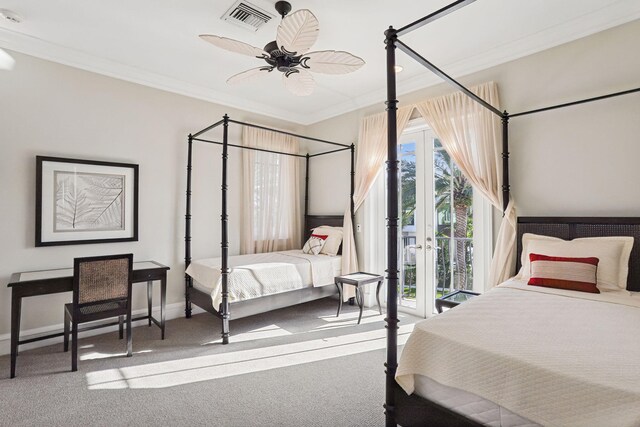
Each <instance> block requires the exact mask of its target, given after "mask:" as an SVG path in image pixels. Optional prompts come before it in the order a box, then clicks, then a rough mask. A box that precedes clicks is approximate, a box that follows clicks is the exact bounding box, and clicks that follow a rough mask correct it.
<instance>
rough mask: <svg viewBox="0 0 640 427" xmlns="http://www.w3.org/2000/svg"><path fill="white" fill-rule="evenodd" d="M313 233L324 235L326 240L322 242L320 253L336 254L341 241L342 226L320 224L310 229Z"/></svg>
mask: <svg viewBox="0 0 640 427" xmlns="http://www.w3.org/2000/svg"><path fill="white" fill-rule="evenodd" d="M312 233H313V234H320V235H326V236H327V240H326V241H325V242H324V246H323V247H322V249H321V250H320V253H321V254H325V255H331V256H336V255H338V250H339V249H340V244H341V243H342V227H330V226H328V225H321V226H320V227H316V228H314V229H313V230H312Z"/></svg>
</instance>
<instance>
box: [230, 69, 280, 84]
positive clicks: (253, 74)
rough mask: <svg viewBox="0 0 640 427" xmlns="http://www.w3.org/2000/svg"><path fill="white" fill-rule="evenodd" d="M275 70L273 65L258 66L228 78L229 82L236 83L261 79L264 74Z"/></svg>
mask: <svg viewBox="0 0 640 427" xmlns="http://www.w3.org/2000/svg"><path fill="white" fill-rule="evenodd" d="M271 71H273V67H258V68H252V69H250V70H247V71H243V72H241V73H238V74H236V75H233V76H231V77H229V78H228V79H227V84H230V85H235V84H239V83H247V82H251V81H254V80H258V79H260V78H261V77H262V76H266V75H267V74H268V73H270V72H271Z"/></svg>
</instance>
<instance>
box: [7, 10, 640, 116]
mask: <svg viewBox="0 0 640 427" xmlns="http://www.w3.org/2000/svg"><path fill="white" fill-rule="evenodd" d="M249 1H250V2H252V3H254V4H256V5H258V6H261V7H263V8H264V9H266V10H268V11H273V12H274V15H275V11H274V10H273V4H274V3H275V0H249ZM450 1H451V0H394V1H390V0H340V1H338V0H324V1H318V0H316V1H314V0H297V1H296V0H292V5H293V10H297V9H303V8H306V9H310V10H311V11H312V12H313V13H314V14H315V15H316V17H317V18H318V20H319V21H320V36H319V38H318V41H317V42H316V44H315V46H314V47H313V48H312V50H325V49H333V50H346V51H349V52H351V53H353V54H355V55H357V56H360V57H362V58H363V59H364V60H365V61H366V65H365V66H364V67H363V68H361V69H360V70H358V71H356V72H355V73H352V74H348V75H338V76H335V75H321V74H315V75H314V76H315V79H316V82H317V88H316V90H315V92H314V93H313V94H312V95H311V96H307V97H296V96H294V95H291V94H290V93H288V92H287V90H286V89H285V88H284V87H283V86H282V83H281V81H280V78H281V75H280V73H276V72H273V73H271V74H270V75H269V76H267V78H265V79H263V80H261V81H256V82H251V83H248V84H246V85H244V86H242V87H238V86H228V85H227V84H226V83H225V81H226V79H227V78H228V77H229V76H231V75H233V74H236V73H238V72H240V71H243V70H246V69H249V68H253V67H257V66H259V65H262V64H261V61H260V60H258V59H254V58H250V57H246V56H242V55H237V54H233V53H230V52H226V51H223V50H219V49H218V48H216V47H214V46H211V45H209V44H207V43H205V42H203V41H202V40H200V39H199V38H198V37H197V36H198V35H199V34H202V33H209V34H217V35H221V36H224V37H230V38H235V39H238V40H241V41H244V42H246V43H249V44H252V45H254V46H258V47H263V46H264V45H265V44H266V43H267V42H269V41H271V40H273V39H275V33H276V28H277V25H278V22H279V18H276V19H273V20H271V21H270V22H269V23H268V24H266V25H264V26H263V27H262V28H261V29H260V30H258V31H257V32H255V33H254V32H249V31H247V30H244V29H242V28H239V27H237V26H235V25H233V24H229V23H227V22H224V21H222V20H220V17H221V16H222V15H223V13H224V12H225V11H226V10H227V9H228V8H229V6H230V5H231V4H232V3H233V2H234V0H189V1H179V0H135V1H131V0H110V1H104V0H57V1H48V0H0V9H2V8H4V9H11V10H13V11H15V12H17V13H18V14H20V15H21V16H22V17H23V19H24V21H23V22H22V23H21V24H12V23H10V22H9V21H4V20H3V22H0V47H4V48H7V49H10V50H15V51H18V52H23V53H27V54H30V55H34V56H37V57H41V58H44V59H49V60H53V61H57V62H60V63H63V64H67V65H72V66H75V67H79V68H82V69H87V70H90V71H94V72H98V73H101V74H105V75H108V76H112V77H117V78H121V79H124V80H128V81H132V82H136V83H140V84H144V85H148V86H152V87H156V88H160V89H164V90H167V91H171V92H176V93H181V94H184V95H188V96H192V97H195V98H200V99H204V100H208V101H212V102H216V103H220V104H224V105H228V106H232V107H237V108H241V109H244V110H249V111H253V112H256V113H260V114H265V115H268V116H271V117H277V118H280V119H285V120H289V121H291V122H295V123H299V124H303V125H307V124H311V123H315V122H318V121H320V120H324V119H327V118H330V117H333V116H336V115H338V114H342V113H345V112H347V111H351V110H354V109H357V108H360V107H363V106H367V105H371V104H373V103H376V102H382V100H384V99H385V81H386V79H385V50H384V44H383V40H384V35H383V32H384V30H385V29H386V28H387V27H388V26H389V25H393V26H395V27H396V28H399V27H402V26H404V25H406V24H408V23H410V22H412V21H414V20H416V19H418V18H420V17H422V16H423V15H426V14H428V13H430V12H433V11H435V10H436V9H439V8H440V7H442V6H444V5H446V4H448V3H450ZM638 18H640V1H638V0H562V1H558V0H535V1H532V0H479V1H477V2H475V3H473V4H471V5H469V6H467V7H465V8H463V9H461V10H459V11H456V12H454V13H453V14H451V15H449V16H447V17H445V18H442V19H440V20H439V21H436V22H434V23H431V24H429V25H427V26H425V27H422V28H421V29H418V30H416V31H414V32H412V33H410V34H408V35H406V36H404V37H402V40H403V41H404V42H405V43H406V44H408V45H409V46H411V47H412V48H413V49H415V50H417V51H418V52H420V53H422V54H423V55H424V56H425V57H426V58H427V59H429V60H430V61H432V62H434V63H435V64H436V65H438V66H439V67H441V68H443V69H444V70H445V71H446V72H448V73H449V74H451V75H452V76H454V77H455V76H461V75H464V74H468V73H470V72H473V71H477V70H480V69H483V68H487V67H490V66H493V65H496V64H499V63H503V62H506V61H508V60H512V59H515V58H518V57H521V56H524V55H528V54H531V53H533V52H537V51H540V50H544V49H547V48H550V47H552V46H556V45H559V44H562V43H566V42H568V41H571V40H574V39H577V38H580V37H584V36H586V35H589V34H592V33H595V32H598V31H602V30H604V29H607V28H610V27H613V26H616V25H620V24H622V23H625V22H629V21H632V20H635V19H638ZM397 57H398V63H400V64H402V65H403V66H404V68H405V70H404V71H403V72H402V73H400V74H398V92H399V93H400V94H402V93H407V92H410V91H412V90H416V89H420V88H423V87H427V86H430V85H433V84H435V83H438V82H439V80H438V79H437V78H436V77H434V76H433V75H432V74H431V73H430V72H428V71H427V70H425V69H424V68H422V67H421V66H419V65H418V64H416V63H414V62H413V60H411V59H410V58H408V57H406V56H405V55H404V54H403V53H402V52H398V55H397Z"/></svg>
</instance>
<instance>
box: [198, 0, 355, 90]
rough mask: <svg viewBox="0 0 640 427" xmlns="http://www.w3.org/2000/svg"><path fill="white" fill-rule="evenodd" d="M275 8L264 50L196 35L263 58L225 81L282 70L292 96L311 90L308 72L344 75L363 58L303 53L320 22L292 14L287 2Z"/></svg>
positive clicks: (332, 52)
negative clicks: (273, 29)
mask: <svg viewBox="0 0 640 427" xmlns="http://www.w3.org/2000/svg"><path fill="white" fill-rule="evenodd" d="M275 8H276V11H277V12H278V13H279V14H280V15H281V16H282V21H281V22H280V25H278V31H277V34H276V39H275V40H274V41H272V42H269V43H267V45H266V46H265V47H264V49H260V48H258V47H254V46H251V45H249V44H247V43H243V42H241V41H238V40H233V39H229V38H226V37H220V36H215V35H211V34H203V35H201V36H200V38H201V39H202V40H204V41H207V42H209V43H211V44H213V45H214V46H217V47H220V48H222V49H226V50H229V51H231V52H235V53H241V54H244V55H248V56H255V57H256V58H259V59H262V60H264V61H265V62H266V63H267V64H266V65H262V66H261V67H257V68H252V69H250V70H247V71H243V72H242V73H239V74H236V75H234V76H231V77H230V78H229V79H228V80H227V83H228V84H238V83H245V82H248V81H253V80H256V79H258V78H260V77H262V76H265V75H267V74H269V73H270V72H272V71H273V70H274V69H277V70H278V71H280V72H282V73H283V74H282V81H283V83H284V86H285V87H286V88H287V89H288V90H289V91H290V92H291V93H293V94H294V95H298V96H306V95H311V93H313V89H314V87H315V81H314V79H313V76H312V75H311V73H310V72H309V71H314V72H316V73H323V74H346V73H351V72H353V71H356V70H357V69H358V68H360V67H362V66H363V65H364V61H363V60H362V59H361V58H358V57H357V56H355V55H352V54H350V53H349V52H344V51H336V50H322V51H317V52H307V51H308V50H309V49H310V48H311V46H313V44H314V43H315V42H316V39H317V38H318V31H319V27H320V24H319V22H318V20H317V19H316V17H315V16H314V15H313V13H311V12H310V11H309V10H307V9H300V10H298V11H296V12H294V13H292V14H289V12H291V4H290V3H289V2H286V1H278V2H276V4H275Z"/></svg>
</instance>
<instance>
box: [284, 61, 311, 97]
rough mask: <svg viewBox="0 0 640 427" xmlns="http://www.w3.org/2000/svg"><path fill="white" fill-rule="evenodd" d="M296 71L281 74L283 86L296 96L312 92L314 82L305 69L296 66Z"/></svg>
mask: <svg viewBox="0 0 640 427" xmlns="http://www.w3.org/2000/svg"><path fill="white" fill-rule="evenodd" d="M296 70H297V71H298V72H297V73H296V72H288V73H284V74H283V75H282V82H283V83H284V86H285V87H286V88H287V89H288V90H289V92H291V93H292V94H294V95H296V96H307V95H311V94H312V93H313V89H314V88H315V87H316V82H315V80H313V76H312V75H311V73H310V72H308V71H307V70H303V69H301V68H296Z"/></svg>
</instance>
